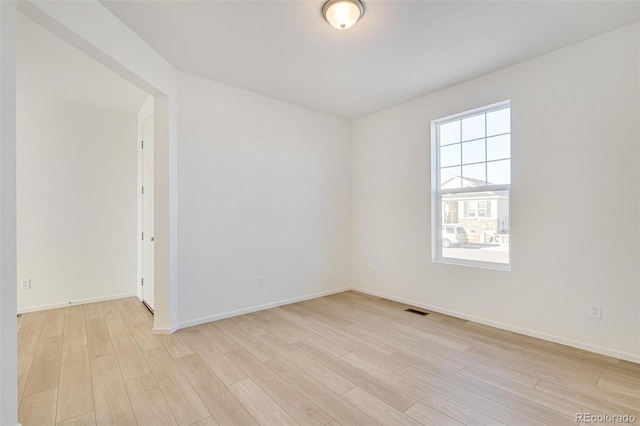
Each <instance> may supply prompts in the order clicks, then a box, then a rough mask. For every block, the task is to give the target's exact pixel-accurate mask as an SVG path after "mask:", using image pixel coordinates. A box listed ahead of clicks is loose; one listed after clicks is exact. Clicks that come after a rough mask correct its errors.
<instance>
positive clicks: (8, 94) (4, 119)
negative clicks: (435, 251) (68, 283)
mask: <svg viewBox="0 0 640 426" xmlns="http://www.w3.org/2000/svg"><path fill="white" fill-rule="evenodd" d="M16 337H17V336H16V2H15V1H2V2H0V424H2V425H8V426H11V425H15V424H17V423H18V395H17V392H16V389H17V386H18V374H17V372H18V367H17V365H18V364H17V358H18V351H17V338H16Z"/></svg>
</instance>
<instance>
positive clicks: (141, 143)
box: [140, 141, 144, 149]
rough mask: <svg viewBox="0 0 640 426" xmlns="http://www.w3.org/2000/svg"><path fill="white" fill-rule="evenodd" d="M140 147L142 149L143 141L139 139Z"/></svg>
mask: <svg viewBox="0 0 640 426" xmlns="http://www.w3.org/2000/svg"><path fill="white" fill-rule="evenodd" d="M140 149H144V141H140Z"/></svg>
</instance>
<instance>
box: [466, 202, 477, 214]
mask: <svg viewBox="0 0 640 426" xmlns="http://www.w3.org/2000/svg"><path fill="white" fill-rule="evenodd" d="M464 217H476V203H475V202H474V201H465V202H464Z"/></svg>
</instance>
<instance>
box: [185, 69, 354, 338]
mask: <svg viewBox="0 0 640 426" xmlns="http://www.w3.org/2000/svg"><path fill="white" fill-rule="evenodd" d="M178 94H179V98H178V108H179V111H180V114H179V120H178V122H179V125H178V128H179V136H180V154H179V160H178V164H179V168H178V170H179V176H180V179H179V194H180V200H179V215H178V216H179V218H180V220H179V230H180V233H179V244H178V245H179V256H178V262H179V271H180V272H179V274H180V276H179V282H180V287H179V294H178V296H179V297H178V302H179V309H178V312H179V322H180V325H181V326H185V324H192V323H194V322H201V321H203V320H204V319H207V318H218V317H221V316H225V315H228V314H229V313H231V312H234V311H238V310H240V311H244V310H250V309H252V308H255V307H257V306H262V305H265V304H270V303H278V302H280V301H283V300H289V299H294V298H302V297H306V296H311V295H313V294H317V293H322V292H331V291H335V290H336V289H339V288H343V287H346V286H348V285H349V238H350V236H349V218H350V212H349V189H350V188H349V187H350V177H349V167H350V161H349V155H350V154H349V123H348V122H347V121H344V120H341V119H337V118H334V117H330V116H327V115H324V114H321V113H317V112H313V111H310V110H308V109H304V108H300V107H297V106H293V105H290V104H287V103H284V102H280V101H276V100H273V99H270V98H267V97H264V96H260V95H256V94H254V93H251V92H247V91H243V90H239V89H235V88H232V87H230V86H226V85H223V84H219V83H215V82H212V81H208V80H205V79H201V78H199V77H195V76H192V75H189V74H185V73H180V74H179V80H178ZM260 276H264V277H265V282H266V286H265V287H264V288H259V287H258V278H259V277H260Z"/></svg>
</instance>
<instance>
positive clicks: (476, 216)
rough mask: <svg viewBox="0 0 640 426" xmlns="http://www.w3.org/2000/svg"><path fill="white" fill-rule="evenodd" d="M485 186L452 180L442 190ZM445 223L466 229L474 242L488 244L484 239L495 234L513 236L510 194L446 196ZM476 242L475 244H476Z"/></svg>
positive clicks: (443, 212) (468, 179) (444, 198)
mask: <svg viewBox="0 0 640 426" xmlns="http://www.w3.org/2000/svg"><path fill="white" fill-rule="evenodd" d="M484 185H485V182H484V181H480V180H476V179H471V178H464V177H461V176H452V177H451V178H449V179H448V180H446V181H445V182H443V183H442V189H451V188H474V187H478V186H484ZM442 218H443V223H457V224H460V225H461V226H463V227H464V228H465V230H466V231H467V233H468V234H469V240H470V242H488V241H489V240H490V239H491V238H489V237H487V238H485V239H484V241H483V238H481V235H482V233H483V232H484V234H485V235H487V236H492V235H494V234H509V194H508V192H506V191H480V192H466V193H454V194H443V196H442ZM474 240H475V241H474Z"/></svg>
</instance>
